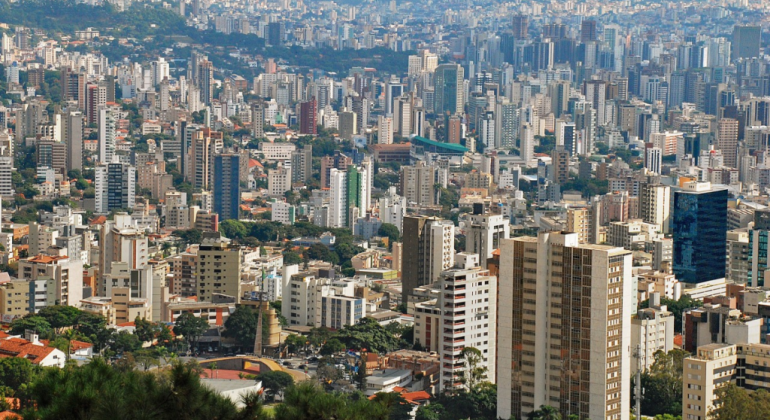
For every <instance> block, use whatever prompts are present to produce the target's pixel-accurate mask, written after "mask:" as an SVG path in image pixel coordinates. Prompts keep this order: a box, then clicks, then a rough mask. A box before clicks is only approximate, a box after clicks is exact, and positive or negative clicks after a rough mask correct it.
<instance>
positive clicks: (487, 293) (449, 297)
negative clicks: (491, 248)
mask: <svg viewBox="0 0 770 420" xmlns="http://www.w3.org/2000/svg"><path fill="white" fill-rule="evenodd" d="M455 262H456V263H455V266H454V268H451V269H449V270H445V271H443V272H442V273H441V278H440V279H439V280H438V281H437V282H436V283H434V284H433V285H432V286H431V287H430V288H428V287H426V288H424V290H429V293H430V295H431V296H435V295H437V297H435V298H430V299H428V300H425V301H423V302H418V303H415V304H414V314H415V318H414V339H415V342H420V344H421V345H422V346H424V347H425V349H426V350H428V351H435V352H438V353H439V355H440V358H441V383H442V387H444V388H445V389H446V388H454V387H458V386H460V383H459V381H458V379H459V376H458V375H459V373H460V372H462V371H463V370H464V369H466V367H465V363H464V361H463V359H462V351H463V349H464V348H465V347H473V348H476V349H478V350H479V351H480V352H481V354H482V357H483V358H484V363H485V365H486V367H487V369H488V370H487V374H486V375H487V380H489V381H491V382H494V378H495V376H496V372H495V361H496V354H495V350H496V339H497V338H496V334H497V325H496V323H495V320H496V316H497V313H496V309H497V308H496V304H495V300H496V295H497V279H496V278H495V277H494V276H490V275H489V271H487V270H484V269H482V268H481V267H480V266H479V256H478V255H476V254H470V253H460V254H457V255H456V256H455Z"/></svg>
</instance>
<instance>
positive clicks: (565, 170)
mask: <svg viewBox="0 0 770 420" xmlns="http://www.w3.org/2000/svg"><path fill="white" fill-rule="evenodd" d="M551 164H552V165H553V181H554V182H555V183H557V184H559V185H564V184H566V183H567V181H569V152H568V151H567V150H566V149H565V148H564V146H556V148H555V149H554V150H553V152H552V153H551Z"/></svg>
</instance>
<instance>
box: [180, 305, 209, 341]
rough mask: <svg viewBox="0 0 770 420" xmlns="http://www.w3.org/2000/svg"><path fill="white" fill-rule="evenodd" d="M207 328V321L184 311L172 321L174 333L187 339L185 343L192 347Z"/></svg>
mask: <svg viewBox="0 0 770 420" xmlns="http://www.w3.org/2000/svg"><path fill="white" fill-rule="evenodd" d="M208 329H209V322H208V320H206V319H204V318H200V317H197V316H195V315H193V314H191V313H189V312H184V313H182V314H181V315H179V317H178V318H177V319H176V322H175V323H174V334H176V335H181V336H183V337H184V338H185V340H187V344H188V345H189V346H191V347H194V346H195V345H196V344H197V342H198V339H199V338H200V336H202V335H203V333H205V332H206V331H208Z"/></svg>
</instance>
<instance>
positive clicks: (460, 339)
mask: <svg viewBox="0 0 770 420" xmlns="http://www.w3.org/2000/svg"><path fill="white" fill-rule="evenodd" d="M444 342H445V343H454V344H457V343H464V342H465V337H454V338H450V337H445V338H444Z"/></svg>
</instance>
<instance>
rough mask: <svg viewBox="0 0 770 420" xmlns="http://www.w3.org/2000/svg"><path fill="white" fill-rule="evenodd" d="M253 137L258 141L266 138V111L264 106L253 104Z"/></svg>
mask: <svg viewBox="0 0 770 420" xmlns="http://www.w3.org/2000/svg"><path fill="white" fill-rule="evenodd" d="M251 135H252V136H254V138H256V139H261V138H263V137H265V109H264V107H263V105H262V104H260V103H254V104H251Z"/></svg>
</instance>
